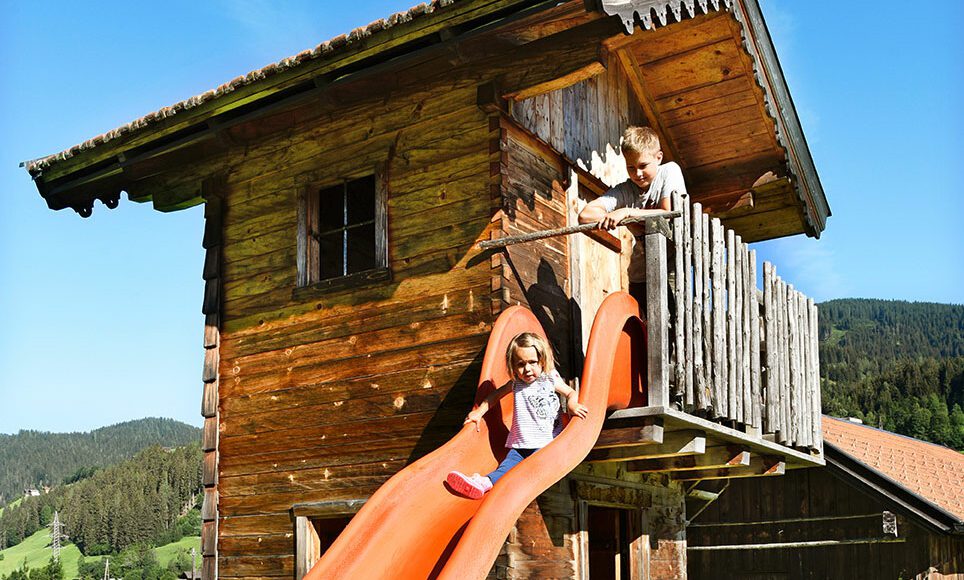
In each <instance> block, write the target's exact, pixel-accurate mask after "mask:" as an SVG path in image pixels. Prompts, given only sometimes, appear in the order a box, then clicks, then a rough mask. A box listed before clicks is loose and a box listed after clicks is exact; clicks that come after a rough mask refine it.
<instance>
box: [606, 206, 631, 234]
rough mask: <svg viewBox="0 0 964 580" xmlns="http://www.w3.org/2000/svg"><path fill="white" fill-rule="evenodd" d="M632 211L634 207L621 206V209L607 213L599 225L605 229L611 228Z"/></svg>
mask: <svg viewBox="0 0 964 580" xmlns="http://www.w3.org/2000/svg"><path fill="white" fill-rule="evenodd" d="M631 212H632V208H628V207H621V208H619V209H616V210H613V211H611V212H609V213H607V214H606V215H605V216H604V217H603V219H601V220H600V221H599V227H601V228H602V229H604V230H611V229H613V228H615V227H616V226H618V225H619V222H621V221H623V220H624V219H626V218H628V217H629V214H630V213H631Z"/></svg>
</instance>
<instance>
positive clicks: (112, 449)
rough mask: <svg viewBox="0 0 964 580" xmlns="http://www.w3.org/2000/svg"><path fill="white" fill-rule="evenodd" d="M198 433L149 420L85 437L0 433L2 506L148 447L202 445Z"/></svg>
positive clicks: (185, 426) (171, 422) (169, 422)
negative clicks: (29, 489)
mask: <svg viewBox="0 0 964 580" xmlns="http://www.w3.org/2000/svg"><path fill="white" fill-rule="evenodd" d="M200 439H201V430H200V429H198V428H197V427H193V426H191V425H188V424H186V423H182V422H180V421H175V420H174V419H160V418H147V419H139V420H136V421H127V422H124V423H118V424H116V425H111V426H109V427H103V428H100V429H95V430H93V431H90V432H87V433H48V432H44V431H20V432H18V433H16V434H14V435H5V434H2V433H0V506H2V505H4V504H6V503H10V502H12V501H13V500H15V499H17V498H18V497H20V496H21V495H23V492H24V489H25V488H38V489H39V488H40V487H41V486H43V485H47V486H49V487H54V486H56V485H59V484H61V483H64V482H65V481H67V482H69V481H70V480H72V479H78V478H81V477H84V476H85V475H89V474H90V472H91V471H92V470H93V469H95V468H99V467H107V466H108V465H113V464H115V463H117V462H119V461H123V460H125V459H130V458H131V457H133V456H134V454H135V453H137V452H138V451H140V450H142V449H144V448H146V447H148V446H150V445H161V446H164V447H179V446H182V445H188V444H189V443H192V442H195V441H200Z"/></svg>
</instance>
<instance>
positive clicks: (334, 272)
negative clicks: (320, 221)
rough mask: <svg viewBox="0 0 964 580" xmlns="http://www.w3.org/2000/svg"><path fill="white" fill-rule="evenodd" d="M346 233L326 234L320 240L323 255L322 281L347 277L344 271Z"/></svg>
mask: <svg viewBox="0 0 964 580" xmlns="http://www.w3.org/2000/svg"><path fill="white" fill-rule="evenodd" d="M344 236H345V234H344V232H334V233H331V234H325V235H323V236H321V237H320V238H319V239H318V246H319V253H320V254H321V273H320V274H321V279H322V280H325V279H328V278H337V277H339V276H344V275H345V270H344V257H345V254H344V251H345V245H344V239H345V237H344Z"/></svg>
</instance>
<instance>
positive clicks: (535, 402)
mask: <svg viewBox="0 0 964 580" xmlns="http://www.w3.org/2000/svg"><path fill="white" fill-rule="evenodd" d="M505 360H506V365H507V366H508V370H509V374H510V375H511V376H512V377H513V378H512V379H511V380H510V381H509V382H507V383H506V384H504V385H502V386H501V387H499V388H498V389H497V390H495V391H493V392H492V393H490V394H489V396H488V397H486V398H485V400H484V401H482V404H480V405H479V406H478V407H477V408H476V409H474V410H473V411H472V412H471V413H469V415H468V417H466V419H465V422H466V423H475V429H476V430H478V429H479V421H481V420H482V416H483V415H485V413H486V411H488V410H489V407H490V406H492V405H493V404H495V403H496V402H497V401H498V400H499V399H501V398H502V397H504V396H506V395H507V394H509V392H510V391H511V392H512V394H513V399H514V412H513V414H512V429H511V431H509V437H508V438H507V439H506V442H505V446H506V447H507V448H508V449H509V453H508V455H506V457H505V459H504V460H502V463H500V464H499V467H498V468H496V470H495V471H493V472H492V473H490V474H488V475H484V476H483V475H479V474H478V473H475V474H473V475H465V474H464V473H460V472H458V471H453V472H451V473H449V474H448V477H447V478H446V481H447V482H448V484H449V485H450V486H451V487H452V489H454V490H455V491H456V492H458V493H459V494H461V495H464V496H465V497H468V498H471V499H479V498H481V497H482V496H483V495H484V494H485V492H487V491H489V490H490V489H492V486H493V485H495V482H497V481H498V480H499V478H501V477H502V476H503V475H505V474H506V472H507V471H509V470H510V469H512V468H513V467H515V466H516V465H517V464H518V463H519V462H520V461H522V460H523V459H525V458H526V457H529V456H530V455H532V454H533V453H535V452H536V451H538V450H539V449H541V448H543V447H545V446H546V445H548V444H549V442H550V441H552V439H553V438H554V437H555V436H556V435H558V434H559V432H560V431H562V423H561V421H560V417H559V397H557V396H556V393H559V394H561V395H565V397H566V408H567V409H568V411H569V413H570V414H572V415H575V416H577V417H581V418H583V419H585V418H586V413H587V411H588V409H587V408H586V407H585V405H581V404H579V401H577V400H576V391H575V390H573V389H571V388H569V386H567V385H566V383H564V382H563V381H562V377H560V376H559V373H558V372H556V369H555V365H554V364H553V360H552V351H551V350H550V349H549V345H548V344H546V341H545V339H543V338H542V337H541V336H539V335H537V334H533V333H531V332H523V333H522V334H519V335H518V336H516V337H515V338H513V339H512V342H510V343H509V348H508V349H506V353H505Z"/></svg>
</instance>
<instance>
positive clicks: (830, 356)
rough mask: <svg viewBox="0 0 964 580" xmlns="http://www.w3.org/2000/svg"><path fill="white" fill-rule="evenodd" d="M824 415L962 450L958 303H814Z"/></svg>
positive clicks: (963, 313)
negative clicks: (852, 418)
mask: <svg viewBox="0 0 964 580" xmlns="http://www.w3.org/2000/svg"><path fill="white" fill-rule="evenodd" d="M819 317H820V374H821V379H822V381H821V383H822V391H823V410H824V412H825V413H827V414H829V415H833V416H835V417H848V416H849V417H857V418H859V419H861V420H863V421H864V423H866V424H868V425H871V426H874V427H879V428H882V429H886V430H888V431H893V432H895V433H900V434H903V435H908V436H910V437H915V438H918V439H923V440H925V441H932V442H934V443H938V444H941V445H946V446H948V447H952V448H954V449H958V450H964V306H960V305H953V304H933V303H923V302H903V301H894V300H870V299H843V300H831V301H829V302H824V303H822V304H819Z"/></svg>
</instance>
